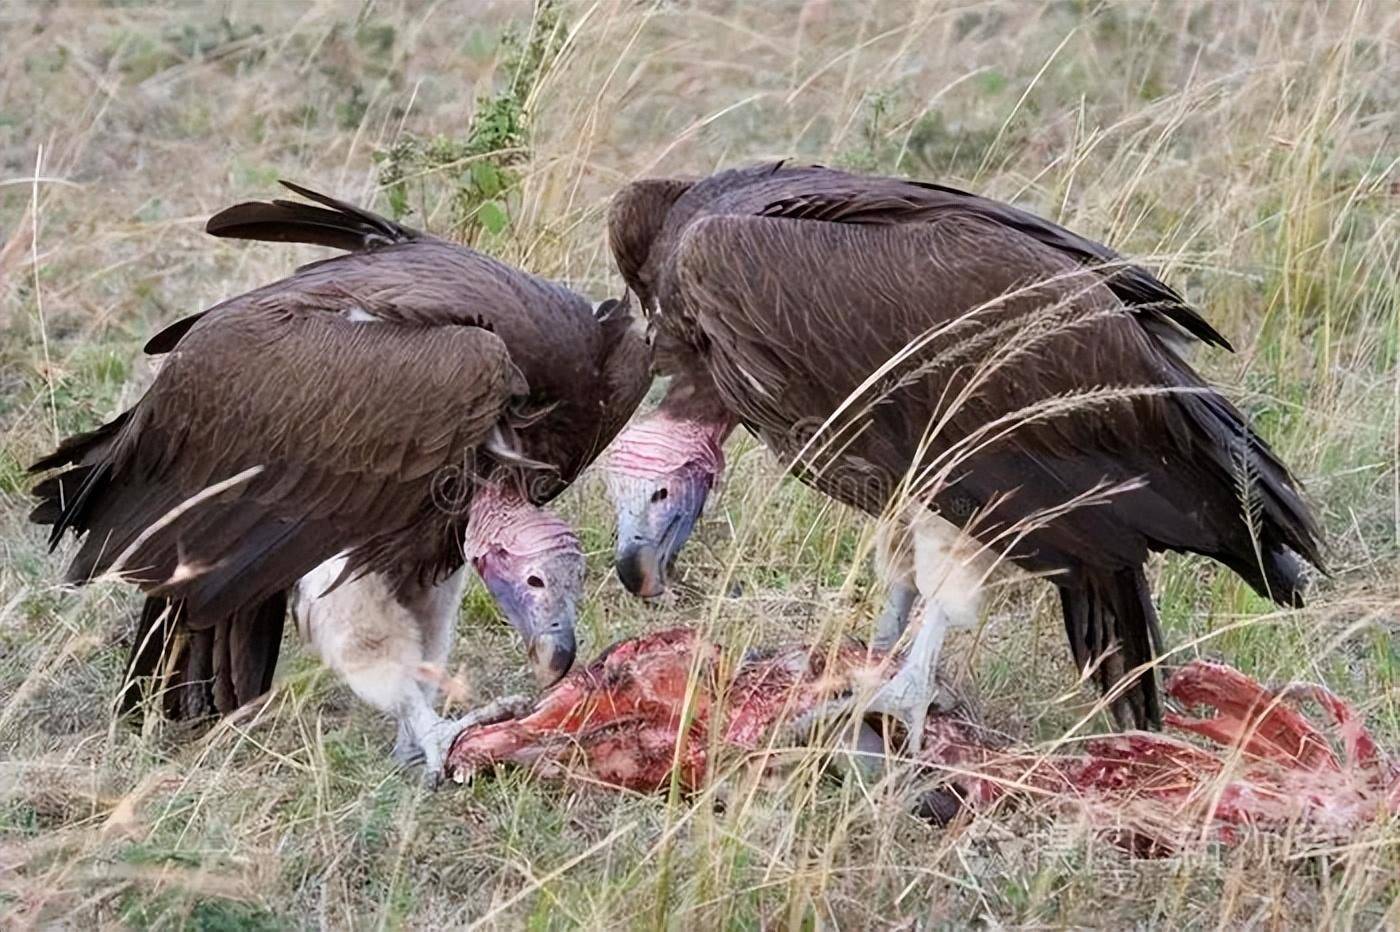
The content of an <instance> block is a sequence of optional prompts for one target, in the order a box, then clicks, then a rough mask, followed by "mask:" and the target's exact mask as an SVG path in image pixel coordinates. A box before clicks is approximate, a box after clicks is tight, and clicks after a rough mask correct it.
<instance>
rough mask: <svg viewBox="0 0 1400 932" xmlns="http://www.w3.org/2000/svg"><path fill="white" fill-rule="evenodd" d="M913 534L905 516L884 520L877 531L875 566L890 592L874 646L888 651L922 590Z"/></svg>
mask: <svg viewBox="0 0 1400 932" xmlns="http://www.w3.org/2000/svg"><path fill="white" fill-rule="evenodd" d="M911 537H912V535H911V529H910V527H909V522H908V520H907V519H905V518H903V517H900V518H896V519H886V520H883V521H881V522H880V526H879V528H878V529H877V530H876V532H875V568H876V571H877V573H878V575H879V577H880V578H881V579H883V580H885V583H886V585H887V586H888V587H889V594H888V595H886V596H885V607H884V608H883V609H881V611H880V614H879V616H878V617H877V618H876V619H875V638H874V640H873V641H872V642H871V646H872V647H874V648H875V649H876V650H878V651H881V652H884V653H888V652H889V651H892V650H894V647H895V645H896V644H897V643H899V638H900V635H902V634H903V633H904V629H905V628H906V627H907V626H908V624H909V612H910V611H911V610H912V609H913V608H914V600H915V599H916V598H917V597H918V594H919V590H918V586H917V582H916V580H915V576H914V554H913V546H912V540H911Z"/></svg>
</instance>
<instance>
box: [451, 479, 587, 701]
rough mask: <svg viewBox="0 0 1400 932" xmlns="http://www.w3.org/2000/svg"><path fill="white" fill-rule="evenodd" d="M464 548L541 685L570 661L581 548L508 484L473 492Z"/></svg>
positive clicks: (555, 519)
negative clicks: (522, 648)
mask: <svg viewBox="0 0 1400 932" xmlns="http://www.w3.org/2000/svg"><path fill="white" fill-rule="evenodd" d="M463 552H464V554H465V556H466V558H467V559H468V560H470V561H471V564H472V567H473V568H474V569H475V570H476V572H477V575H479V576H480V577H481V581H482V583H484V584H485V586H486V589H487V591H488V592H490V593H491V596H492V597H493V598H494V599H495V600H496V604H497V605H499V606H500V609H501V613H502V614H504V615H505V616H506V620H507V621H509V622H510V624H511V627H513V628H515V630H516V631H517V632H519V634H520V636H521V638H522V639H523V640H524V641H525V650H526V653H527V655H528V656H529V658H530V664H531V666H532V667H533V668H534V671H535V677H536V679H537V680H538V681H539V682H540V684H541V685H544V686H548V685H549V684H551V683H553V682H555V681H556V680H558V679H559V678H560V677H561V676H563V675H564V674H565V673H567V672H568V671H569V667H570V666H572V665H573V662H574V652H575V648H576V642H575V638H574V624H575V622H576V620H577V618H578V604H579V601H580V599H581V598H582V595H583V570H584V561H583V548H582V546H580V544H579V540H578V535H576V534H575V533H574V529H573V528H571V527H570V526H569V525H568V523H567V522H566V521H564V519H563V518H561V517H559V516H558V515H556V514H555V513H554V512H552V511H550V510H548V509H546V508H541V507H540V506H538V505H534V504H532V503H530V502H528V501H526V500H525V499H523V498H521V497H520V495H519V494H518V493H517V492H516V491H515V490H514V489H512V488H506V487H502V486H498V485H492V484H483V485H479V486H477V487H476V488H475V489H474V490H473V492H472V500H471V506H470V510H469V511H468V513H467V536H466V540H465V541H464V543H463Z"/></svg>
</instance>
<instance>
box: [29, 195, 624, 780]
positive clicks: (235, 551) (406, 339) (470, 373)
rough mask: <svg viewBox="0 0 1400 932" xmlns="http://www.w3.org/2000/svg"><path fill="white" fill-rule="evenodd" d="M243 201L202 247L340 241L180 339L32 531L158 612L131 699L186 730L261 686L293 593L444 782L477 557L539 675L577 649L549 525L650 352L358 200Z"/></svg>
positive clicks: (62, 453) (149, 626)
mask: <svg viewBox="0 0 1400 932" xmlns="http://www.w3.org/2000/svg"><path fill="white" fill-rule="evenodd" d="M288 187H289V188H291V189H292V190H294V191H296V192H297V193H299V194H301V195H303V196H304V197H306V198H308V199H310V200H312V201H315V202H316V204H314V205H313V204H306V203H300V202H291V201H283V200H276V201H272V202H271V203H259V202H253V203H244V204H238V205H236V206H234V207H231V208H229V209H227V210H225V211H223V212H221V213H219V214H218V215H217V216H215V217H214V218H212V219H211V220H210V221H209V223H208V227H207V230H208V232H209V233H212V234H213V235H215V236H221V237H231V238H235V239H253V240H271V241H282V242H298V243H312V244H317V245H321V246H329V247H333V248H337V249H342V250H346V251H347V253H348V254H346V255H341V256H336V257H333V258H329V259H324V260H321V261H319V262H314V263H312V264H310V265H307V266H304V267H303V268H301V269H299V270H297V271H296V273H295V274H293V275H291V276H290V277H288V278H285V279H282V280H281V281H278V282H274V283H273V284H270V285H267V286H265V287H262V288H259V289H257V290H255V291H251V292H249V293H248V294H244V295H240V296H238V297H235V298H231V299H229V300H227V301H224V302H223V303H221V304H218V305H216V306H215V307H213V308H210V309H209V310H207V311H204V312H203V313H200V314H195V315H193V316H190V317H186V318H184V319H183V320H180V321H178V322H177V323H175V324H172V325H171V326H169V327H167V328H166V329H165V330H164V331H162V332H161V333H159V334H157V335H156V336H155V337H154V338H153V339H152V340H151V341H150V342H149V343H148V344H147V346H146V349H147V351H148V352H151V353H167V354H168V355H167V356H166V359H165V361H164V364H163V365H162V366H161V368H160V372H159V374H158V375H157V377H156V379H155V381H154V383H153V384H152V385H151V387H150V389H149V390H148V391H147V392H146V393H145V395H144V396H143V397H142V398H141V399H140V401H138V402H137V403H136V404H135V405H134V406H133V407H132V408H131V409H130V410H128V411H126V412H124V413H123V414H121V415H119V416H118V417H117V418H115V419H114V420H112V421H111V422H110V423H108V424H105V425H103V426H101V427H99V428H98V429H96V430H95V431H92V432H90V433H86V434H80V435H78V436H75V437H71V438H69V439H67V440H65V441H64V442H63V443H62V444H61V445H60V446H59V448H58V450H57V451H55V452H54V453H52V454H50V455H49V456H47V457H45V458H44V459H42V460H40V461H39V462H38V463H36V464H34V467H33V469H34V470H36V471H37V470H47V469H52V468H55V467H67V468H66V469H64V471H62V472H60V473H58V474H56V475H54V476H51V477H49V478H47V479H45V480H44V481H42V482H40V483H39V484H38V485H37V486H36V488H35V494H36V496H37V497H38V498H39V499H40V504H39V505H38V507H37V508H36V509H35V511H34V514H33V519H34V520H35V521H37V522H39V523H41V524H47V525H50V526H51V527H52V535H51V538H50V540H51V543H52V544H54V545H56V544H57V543H58V541H59V540H60V538H61V537H62V535H63V532H64V531H67V530H72V531H74V532H75V533H76V534H78V535H81V536H82V537H83V542H82V546H81V548H80V549H79V550H78V553H77V555H76V556H75V557H74V558H73V561H72V563H71V565H70V566H69V569H68V573H67V578H68V580H69V581H71V582H73V583H85V582H87V581H89V580H92V579H94V578H96V577H98V576H101V575H103V574H119V575H120V576H121V577H122V578H124V579H126V580H128V581H130V582H132V583H135V584H136V585H137V586H139V587H140V588H141V590H142V591H143V592H144V593H145V595H146V604H145V610H144V611H143V613H142V615H141V621H140V625H139V629H138V631H137V636H136V639H135V642H134V644H133V646H132V649H131V655H130V660H129V663H128V668H127V681H126V683H125V684H124V685H123V689H122V698H121V700H120V705H121V707H122V708H123V709H131V708H132V707H133V706H135V705H137V704H138V703H139V700H140V697H141V695H142V693H143V692H144V691H145V690H143V688H142V687H143V685H144V686H154V688H155V689H156V691H157V692H158V693H159V695H160V699H161V706H162V707H163V709H164V710H165V712H166V714H167V715H169V716H171V717H174V718H198V717H204V716H207V715H211V714H214V713H224V712H228V711H229V710H231V709H233V708H235V707H237V706H239V705H241V704H243V703H245V702H247V701H249V700H250V699H252V698H254V697H256V696H258V695H260V694H262V693H263V692H264V691H266V690H267V689H268V687H269V685H270V682H271V677H272V672H273V667H274V666H275V664H276V660H277V653H278V645H279V642H280V639H281V633H282V624H283V619H284V615H285V612H286V606H287V605H288V603H289V601H290V604H291V606H292V608H293V612H294V614H295V616H296V619H297V625H298V628H299V630H300V631H301V633H302V636H303V638H304V639H305V640H306V641H307V642H309V643H310V644H311V645H312V646H313V648H314V649H315V650H316V651H317V652H318V653H319V654H320V655H321V656H322V658H323V659H324V660H325V661H326V662H327V663H328V664H329V665H330V666H331V667H332V668H333V669H335V670H336V671H337V672H338V673H339V674H340V675H341V676H342V677H344V679H345V680H346V681H347V682H348V683H349V685H350V687H351V688H352V689H353V690H354V691H355V692H356V693H357V694H358V695H359V696H360V697H361V698H363V699H365V700H366V701H368V702H370V703H372V704H373V705H375V706H377V707H378V708H380V709H383V710H384V711H386V712H389V713H390V714H391V715H393V716H394V717H395V718H396V719H397V720H398V722H399V740H398V743H397V744H396V746H395V756H396V757H398V758H399V759H402V760H405V761H408V760H413V759H415V758H416V757H417V756H418V755H419V754H422V755H424V756H425V758H426V761H425V762H426V764H427V770H428V773H430V774H432V773H436V772H437V771H438V770H439V769H440V765H441V762H442V753H443V751H444V750H445V744H446V742H447V741H448V740H449V739H450V738H451V737H452V736H453V735H454V734H455V733H456V727H455V726H454V725H452V724H451V723H444V722H442V721H440V719H439V718H438V716H437V714H436V713H435V712H434V711H433V700H434V698H435V689H434V687H433V685H432V684H431V683H428V682H426V681H424V679H423V671H422V670H421V669H420V668H421V667H422V665H424V664H441V663H443V662H444V661H445V660H446V659H447V655H448V652H449V650H450V648H451V644H452V636H453V631H454V627H455V624H454V623H455V620H456V617H457V610H458V606H459V604H460V601H461V595H462V590H463V586H464V582H465V575H464V567H465V563H466V562H467V561H470V562H471V564H472V566H473V568H474V569H475V570H476V572H477V573H478V574H479V575H480V577H481V579H482V581H483V582H484V583H485V585H486V587H487V589H488V590H489V591H490V593H491V595H492V596H493V597H494V599H495V600H496V603H497V604H498V605H499V606H500V609H501V611H502V613H503V614H504V615H505V617H506V618H507V619H508V620H509V621H510V623H511V625H512V626H513V627H514V628H515V629H516V631H518V632H519V634H520V636H521V637H522V638H523V640H524V642H525V645H526V649H527V651H528V654H529V658H530V661H531V663H532V665H533V667H534V670H535V673H536V675H537V677H538V678H539V679H540V680H541V681H542V682H544V683H549V682H553V681H554V680H556V679H558V678H559V677H560V676H562V675H563V674H564V673H565V672H566V671H567V670H568V669H569V667H570V665H571V664H572V662H573V658H574V647H575V642H574V630H573V629H574V621H575V617H576V611H577V602H578V599H579V597H580V595H581V589H582V584H583V554H582V551H581V549H580V546H579V542H578V538H577V537H576V535H575V534H574V532H573V530H572V529H571V528H570V527H569V525H568V524H567V523H566V522H564V521H563V520H562V519H561V518H559V517H558V516H557V515H555V514H554V513H552V512H551V511H549V510H547V509H545V508H544V507H543V506H544V504H545V503H546V502H548V501H549V500H550V499H552V498H553V497H554V496H556V495H558V494H559V493H560V492H561V491H563V490H564V489H565V488H566V487H567V486H568V484H569V483H570V482H571V481H572V480H573V479H574V478H575V477H576V476H578V474H579V473H580V472H581V471H582V470H583V469H584V467H586V466H587V465H588V464H589V463H590V462H591V461H592V460H593V459H594V457H595V456H597V454H598V453H599V452H600V451H601V450H602V449H603V448H604V447H606V446H607V445H608V442H609V441H610V440H611V439H612V437H613V436H614V435H615V434H616V433H617V431H618V430H619V429H620V428H621V427H622V425H624V424H625V423H626V422H627V419H628V418H629V417H630V416H631V413H632V411H633V410H634V409H635V408H636V406H637V404H638V403H639V401H640V400H641V397H642V395H643V393H644V392H645V390H646V387H647V385H648V382H649V378H650V375H649V372H648V369H649V353H650V350H649V348H648V346H647V343H646V340H645V339H644V337H643V336H642V334H641V333H639V332H638V330H639V328H637V327H634V326H633V321H632V316H631V314H630V313H629V311H628V308H627V305H626V304H625V302H618V301H609V302H604V303H603V304H602V305H600V306H599V308H598V309H597V310H596V311H595V309H594V308H593V307H592V306H591V305H590V304H589V302H587V301H586V300H584V299H583V298H582V297H580V296H578V295H576V294H574V293H572V292H570V291H568V290H567V289H565V288H563V287H561V286H560V285H557V284H554V283H552V282H548V281H545V280H543V279H540V278H536V277H535V276H533V275H528V274H526V273H524V272H521V271H519V270H517V269H514V268H511V267H510V266H507V265H505V264H503V263H501V262H497V261H496V260H494V259H492V258H490V257H489V256H485V255H482V254H481V253H478V252H476V251H474V250H471V249H468V248H465V247H463V246H458V245H456V244H453V243H449V242H446V241H444V240H441V239H437V238H435V237H432V236H428V235H425V234H423V233H420V232H418V231H416V230H412V229H409V228H407V227H404V226H401V225H399V224H397V223H394V222H391V221H389V220H387V219H385V218H383V217H380V216H377V215H375V214H373V213H370V212H368V211H365V210H361V209H360V208H357V207H354V206H352V205H350V204H346V203H342V202H340V201H337V200H334V199H332V198H329V197H325V196H322V195H319V194H315V193H313V192H311V191H307V190H305V189H302V188H299V187H296V186H294V185H288Z"/></svg>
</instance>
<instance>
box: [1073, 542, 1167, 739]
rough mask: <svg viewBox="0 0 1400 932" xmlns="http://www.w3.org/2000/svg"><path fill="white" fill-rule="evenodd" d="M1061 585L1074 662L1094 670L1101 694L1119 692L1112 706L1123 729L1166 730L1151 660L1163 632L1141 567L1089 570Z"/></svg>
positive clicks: (1087, 669) (1083, 667)
mask: <svg viewBox="0 0 1400 932" xmlns="http://www.w3.org/2000/svg"><path fill="white" fill-rule="evenodd" d="M1059 588H1060V605H1061V606H1062V607H1063V609H1064V615H1065V632H1066V633H1067V634H1068V635H1069V643H1070V648H1071V649H1072V650H1073V651H1074V661H1075V663H1076V664H1078V666H1079V669H1080V670H1081V671H1090V670H1092V671H1093V676H1094V681H1095V682H1096V683H1097V684H1098V687H1099V690H1100V692H1102V693H1103V694H1104V695H1116V698H1114V699H1113V700H1111V701H1110V703H1109V709H1110V711H1112V713H1113V719H1114V721H1115V722H1117V723H1118V727H1119V728H1123V729H1128V728H1142V729H1147V728H1154V729H1155V728H1161V727H1162V703H1161V696H1160V695H1159V693H1158V691H1157V671H1156V669H1155V668H1154V667H1152V666H1149V664H1151V662H1152V661H1153V660H1154V659H1155V658H1156V656H1157V651H1158V650H1159V649H1160V647H1161V643H1162V630H1161V627H1160V626H1159V624H1158V622H1157V610H1156V609H1155V608H1154V607H1153V605H1152V593H1151V591H1150V590H1149V589H1148V587H1147V577H1146V576H1145V575H1144V574H1143V570H1142V567H1141V566H1136V567H1132V568H1130V569H1120V570H1085V571H1083V572H1082V573H1080V574H1077V576H1076V578H1075V579H1074V580H1073V581H1072V582H1066V584H1064V585H1061V586H1060V587H1059ZM1139 668H1141V669H1139ZM1125 679H1127V680H1129V681H1130V683H1129V685H1126V686H1125V685H1123V681H1124V680H1125Z"/></svg>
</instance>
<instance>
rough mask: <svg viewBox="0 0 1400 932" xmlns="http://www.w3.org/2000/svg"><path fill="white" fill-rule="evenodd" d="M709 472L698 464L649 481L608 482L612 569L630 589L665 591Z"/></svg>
mask: <svg viewBox="0 0 1400 932" xmlns="http://www.w3.org/2000/svg"><path fill="white" fill-rule="evenodd" d="M711 481H712V479H711V476H710V475H709V474H708V473H706V472H703V471H700V470H684V471H681V472H677V473H672V474H671V475H668V476H666V477H664V478H663V479H661V480H653V481H650V482H647V481H639V480H633V481H631V482H627V483H614V482H610V483H609V484H610V486H611V489H610V491H611V492H612V495H613V503H614V505H615V506H616V507H617V575H618V578H619V579H621V580H622V584H623V585H624V586H626V587H627V590H628V591H629V592H631V593H632V594H633V595H639V596H641V597H642V598H653V597H655V596H659V595H661V594H662V593H663V592H665V591H666V577H667V575H668V574H669V573H670V571H671V566H672V564H674V563H675V560H676V555H677V554H678V553H680V551H681V548H682V547H684V546H685V543H686V541H687V540H689V539H690V534H691V532H692V531H693V530H695V525H696V522H698V521H699V519H700V512H701V511H702V510H703V509H704V507H705V499H706V497H707V496H708V495H709V492H710V485H711Z"/></svg>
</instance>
